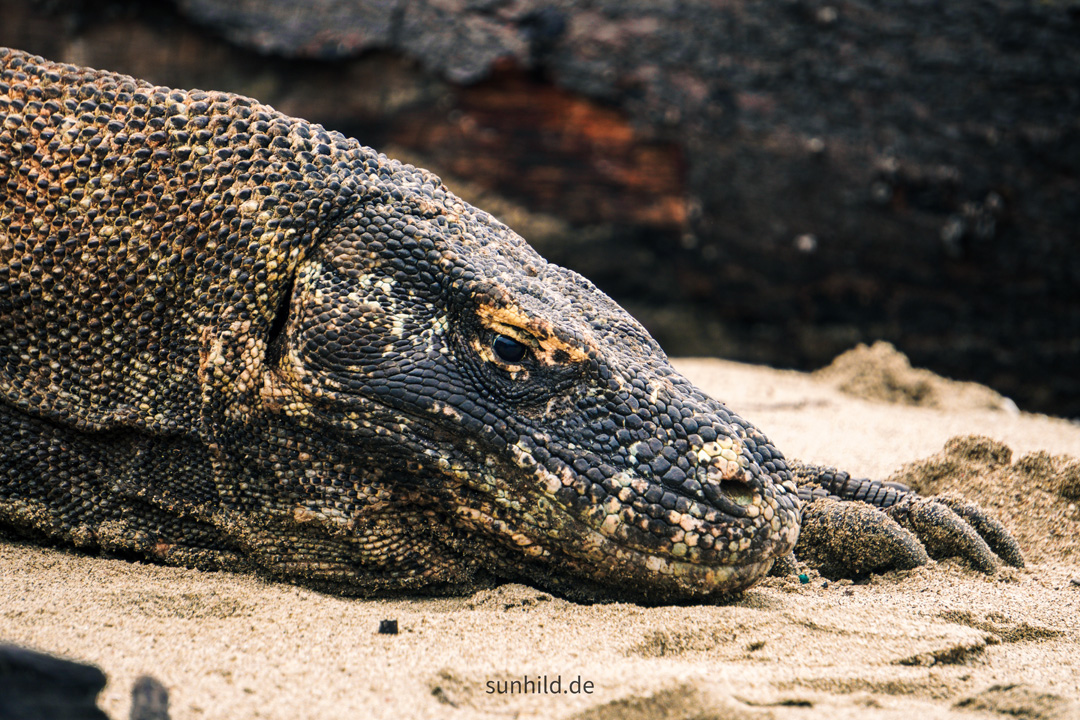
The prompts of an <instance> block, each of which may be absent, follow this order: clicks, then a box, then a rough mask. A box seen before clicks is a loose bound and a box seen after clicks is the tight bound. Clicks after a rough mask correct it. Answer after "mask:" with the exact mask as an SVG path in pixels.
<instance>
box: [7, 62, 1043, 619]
mask: <svg viewBox="0 0 1080 720" xmlns="http://www.w3.org/2000/svg"><path fill="white" fill-rule="evenodd" d="M0 70H2V74H0V201H2V207H0V440H2V443H3V445H2V449H0V452H2V459H0V527H4V528H6V531H7V532H8V533H9V534H18V535H24V536H29V537H31V538H36V539H38V540H45V541H48V542H52V543H59V544H66V545H69V546H76V547H81V548H87V549H98V550H104V551H106V552H110V553H114V554H120V555H122V556H127V557H141V558H149V559H152V560H156V561H161V562H165V563H171V564H182V565H189V566H196V567H202V568H227V569H243V570H250V569H255V570H260V571H263V572H266V573H269V574H271V575H272V576H275V577H280V578H284V579H287V580H290V581H293V582H299V583H304V584H308V585H313V586H316V587H321V588H326V589H330V590H333V591H336V592H341V593H346V594H360V595H374V594H387V593H395V592H397V593H401V592H407V593H415V592H438V593H461V592H467V591H469V590H470V589H473V588H475V587H477V586H479V585H480V584H490V583H491V582H492V581H493V580H495V579H504V580H521V581H524V582H528V583H532V584H534V585H537V586H539V587H542V588H547V589H550V590H552V591H554V592H557V593H560V594H562V595H565V596H568V597H571V598H579V599H585V600H605V599H628V600H636V601H644V602H670V601H688V600H704V599H710V598H720V597H725V596H728V595H730V594H732V593H736V592H738V591H739V590H741V589H743V588H745V587H747V586H749V585H750V584H752V583H753V582H755V581H756V580H757V579H758V578H760V577H761V576H762V575H764V574H765V573H766V572H768V571H769V569H770V568H771V567H772V566H773V564H774V562H775V561H776V560H777V559H778V558H786V557H788V556H789V554H790V553H791V551H792V548H793V547H795V544H796V540H797V539H798V538H799V533H800V523H801V524H802V525H803V536H804V543H802V544H800V553H801V554H804V555H805V556H807V557H818V558H825V560H824V562H825V563H826V564H828V563H829V562H832V563H833V565H834V566H835V567H837V568H839V569H838V570H837V572H848V573H852V572H855V573H858V572H866V571H868V570H871V569H874V568H876V567H878V566H881V565H884V566H912V565H916V564H919V563H921V562H926V560H927V555H926V551H925V550H924V544H925V545H926V547H928V548H930V550H931V552H932V553H935V554H962V555H965V556H967V557H968V558H970V559H971V560H972V561H973V562H974V563H975V564H976V565H977V566H978V567H979V568H981V569H983V570H987V571H989V570H991V569H993V567H995V566H996V564H997V560H996V558H995V557H994V553H993V552H991V550H990V548H989V547H988V546H987V542H989V544H990V546H993V548H994V550H995V551H996V552H997V554H998V555H1000V556H1001V557H1002V558H1003V559H1004V560H1005V561H1006V562H1010V563H1012V564H1020V563H1022V562H1023V561H1022V558H1021V555H1020V552H1019V549H1018V547H1017V546H1016V544H1015V542H1014V541H1013V540H1012V538H1011V537H1010V536H1009V535H1008V533H1007V532H1006V531H1005V530H1004V529H1003V528H1002V527H1001V526H1000V525H999V524H996V522H995V521H993V520H992V519H990V518H988V517H987V516H986V514H985V513H983V512H982V511H980V510H979V509H978V508H976V507H975V506H972V505H969V504H966V503H963V502H962V501H960V500H958V499H956V498H944V499H941V500H940V501H939V500H934V499H925V498H921V497H919V496H918V495H916V494H914V493H910V492H906V491H905V489H904V488H902V487H897V486H889V485H884V484H881V483H878V482H871V481H869V480H854V479H851V478H849V477H848V476H847V475H846V474H844V473H839V472H835V471H831V470H827V469H822V468H816V467H808V466H801V465H797V464H794V463H788V462H787V461H786V460H785V459H784V456H783V455H782V454H781V453H780V452H779V451H778V450H777V449H776V448H775V447H773V445H772V444H771V443H770V442H769V441H768V439H767V438H766V437H765V436H764V435H763V434H762V433H761V432H760V431H759V430H757V429H756V428H755V427H754V426H753V425H751V424H750V423H748V422H747V421H745V420H743V419H742V418H741V417H739V416H738V415H736V414H735V413H734V412H732V411H731V410H729V409H728V408H727V407H726V406H724V405H723V404H721V403H719V402H717V401H715V400H713V399H711V398H710V397H708V396H706V395H705V394H704V393H703V392H701V391H700V390H698V389H697V388H696V387H694V386H693V385H692V384H691V383H690V382H689V381H687V380H686V379H685V378H683V377H682V376H680V375H679V374H678V373H677V372H675V370H674V369H672V367H671V366H670V365H669V364H668V360H667V358H666V357H665V355H664V353H663V351H662V350H661V349H660V347H659V346H658V345H657V343H656V342H655V341H654V340H653V339H652V338H651V337H650V336H649V335H648V333H647V332H646V331H645V330H644V329H643V328H642V327H641V325H639V324H638V323H637V322H636V321H635V320H634V319H633V318H631V317H630V316H629V315H628V314H627V313H626V312H625V311H623V310H622V308H620V307H619V306H618V305H616V304H615V303H614V302H613V301H612V300H610V299H609V298H608V297H607V296H605V295H604V294H603V293H602V292H600V291H599V290H597V289H596V288H595V287H594V286H593V285H592V284H590V283H589V282H588V281H587V280H585V279H584V278H582V277H581V276H579V275H577V274H575V273H573V272H571V271H569V270H566V269H564V268H561V267H558V266H556V265H553V264H550V263H548V262H546V261H545V260H544V259H543V258H541V257H540V256H539V255H537V253H536V252H535V251H534V250H533V249H532V248H531V247H529V245H527V244H526V242H525V241H524V240H523V239H522V238H521V237H519V236H518V235H516V234H515V233H514V232H513V231H511V230H510V229H509V228H507V227H506V226H505V225H503V224H502V223H500V222H498V221H497V220H495V219H494V218H492V217H491V216H490V215H488V214H486V213H484V212H482V211H480V210H478V209H476V208H474V207H471V206H470V205H468V204H467V203H465V202H463V201H461V200H460V199H458V198H457V197H455V196H454V195H453V194H451V193H450V191H448V190H447V189H446V188H445V187H444V186H443V184H442V182H441V181H440V180H439V178H437V177H435V176H434V175H432V174H431V173H429V172H426V171H424V170H419V169H416V168H414V167H412V166H410V165H402V164H400V163H399V162H397V161H394V160H391V159H389V158H387V157H385V156H383V155H380V154H378V153H376V152H375V151H374V150H372V149H370V148H367V147H364V146H362V145H360V144H359V143H358V142H356V141H355V140H351V139H348V138H345V137H343V136H342V135H340V134H338V133H334V132H329V131H326V130H324V129H323V128H322V127H320V126H318V125H314V124H311V123H308V122H305V121H303V120H297V119H293V118H289V117H286V116H283V115H281V114H280V113H277V112H275V111H274V110H273V109H271V108H269V107H267V106H265V105H261V104H259V103H258V102H256V101H254V100H251V99H249V98H245V97H241V96H238V95H232V94H228V93H222V92H200V91H191V92H188V91H181V90H171V89H167V88H161V87H154V86H152V85H150V84H148V83H146V82H142V81H138V80H134V79H132V78H129V77H125V76H122V75H117V74H113V73H108V72H99V71H95V70H88V69H83V68H78V67H73V66H70V65H62V64H56V63H52V62H48V61H46V60H43V59H41V58H39V57H34V56H30V55H27V54H24V53H22V52H18V51H13V50H2V49H0ZM855 498H857V499H862V500H866V501H868V502H871V503H874V504H876V505H878V506H880V507H882V508H884V507H887V508H888V510H886V511H884V512H883V511H881V510H879V509H876V508H870V507H869V506H868V505H865V504H863V503H838V502H837V499H845V500H850V499H855ZM946 505H948V506H950V507H952V508H953V510H955V511H956V512H955V513H954V512H953V511H952V510H949V509H948V508H947V507H946ZM960 516H963V519H962V518H961V517H960ZM894 520H898V521H900V522H902V523H904V524H905V525H906V527H908V528H911V529H912V530H913V532H914V533H915V535H918V536H919V537H920V538H921V539H922V543H920V542H919V540H916V539H915V535H912V534H911V533H909V532H908V531H907V530H904V529H901V527H900V525H898V524H897V523H896V522H895V521H894ZM973 528H974V529H973ZM976 531H977V532H976ZM980 534H981V536H982V537H980ZM943 538H944V539H943ZM983 538H985V542H984V539H983ZM804 546H805V547H806V550H805V553H804V552H803V547H804ZM860 548H861V549H864V550H865V549H866V548H870V550H871V551H870V552H862V551H861V550H860ZM828 558H834V559H833V560H832V561H830V560H828Z"/></svg>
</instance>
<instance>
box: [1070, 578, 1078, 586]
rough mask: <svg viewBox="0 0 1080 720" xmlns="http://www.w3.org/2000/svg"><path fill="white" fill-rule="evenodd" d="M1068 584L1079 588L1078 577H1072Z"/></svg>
mask: <svg viewBox="0 0 1080 720" xmlns="http://www.w3.org/2000/svg"><path fill="white" fill-rule="evenodd" d="M1069 584H1070V585H1076V586H1078V587H1080V577H1074V578H1073V579H1072V580H1070V581H1069Z"/></svg>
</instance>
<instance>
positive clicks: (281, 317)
mask: <svg viewBox="0 0 1080 720" xmlns="http://www.w3.org/2000/svg"><path fill="white" fill-rule="evenodd" d="M292 295H293V279H292V278H291V277H290V278H289V282H288V284H287V285H286V286H285V290H284V292H282V293H281V298H280V299H279V300H278V306H277V310H276V311H275V312H274V319H273V320H272V321H271V322H270V330H269V332H268V333H267V336H266V356H267V359H269V360H271V361H274V360H277V359H278V358H280V357H281V350H282V347H283V346H284V344H285V326H286V325H288V323H289V311H290V309H291V308H292Z"/></svg>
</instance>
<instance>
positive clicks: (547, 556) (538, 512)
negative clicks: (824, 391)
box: [455, 466, 799, 602]
mask: <svg viewBox="0 0 1080 720" xmlns="http://www.w3.org/2000/svg"><path fill="white" fill-rule="evenodd" d="M564 474H565V473H557V472H551V471H549V470H547V469H546V468H541V467H535V466H534V467H532V468H531V473H530V475H529V478H528V480H529V484H530V485H531V488H530V490H527V491H523V488H522V485H523V483H522V480H524V478H521V476H520V471H519V473H514V474H513V475H514V476H516V477H517V482H514V481H511V482H508V483H507V488H506V489H507V490H510V487H509V486H510V485H512V486H513V491H512V492H505V493H503V494H502V496H503V498H511V497H512V498H516V499H517V500H518V502H516V503H507V502H500V500H499V499H497V498H496V499H493V498H492V497H491V496H490V495H487V494H486V493H483V494H484V495H486V497H485V498H483V499H482V500H481V498H480V497H479V494H478V495H477V496H474V497H473V501H472V502H461V503H459V505H458V510H457V512H456V513H455V514H456V516H457V518H458V520H459V521H464V522H465V524H466V525H468V526H469V528H470V530H472V531H480V532H481V533H482V534H486V535H488V536H494V537H493V538H492V539H493V540H495V541H496V544H497V546H498V547H499V548H500V549H498V550H495V551H493V555H494V556H495V557H497V558H498V560H497V564H498V565H499V567H500V572H499V573H498V574H500V575H503V576H506V577H508V578H513V577H516V578H521V577H525V578H529V579H531V580H532V581H534V582H536V583H537V584H539V585H543V586H545V587H550V588H552V589H553V590H556V591H558V592H561V593H562V594H565V595H568V596H573V597H578V598H583V599H585V598H587V599H594V600H599V599H606V600H633V601H645V602H671V601H688V600H694V599H702V598H710V597H711V598H722V597H726V596H729V595H732V594H734V593H737V592H739V591H740V590H742V589H744V588H746V587H748V586H749V585H751V584H753V583H754V582H755V581H756V580H758V579H759V578H760V577H761V576H763V575H764V574H765V573H766V572H768V571H769V569H770V568H771V567H772V565H773V563H774V562H775V561H776V559H777V558H778V557H781V556H783V555H785V554H787V553H788V552H790V551H791V549H792V548H793V547H794V545H795V542H796V540H797V539H798V532H799V530H798V513H797V509H796V508H795V507H793V506H789V505H788V504H786V503H784V502H783V501H782V500H780V499H778V497H777V496H778V495H781V496H782V495H783V494H784V492H785V490H783V489H777V488H775V487H774V486H773V485H772V484H771V483H769V482H768V481H765V480H762V479H757V478H755V479H754V480H753V481H750V479H749V478H747V477H745V476H743V477H741V478H739V479H724V480H720V481H718V482H717V483H715V487H714V488H713V491H711V492H710V493H709V498H708V500H707V501H706V500H705V499H704V498H702V499H699V500H690V499H689V498H686V497H682V496H681V497H680V502H679V504H678V505H677V507H678V508H679V509H666V508H663V506H661V505H659V504H657V503H653V504H652V505H647V504H646V502H645V500H644V496H645V493H646V492H649V491H650V490H652V489H654V488H655V487H656V486H655V485H652V484H650V483H648V482H647V481H646V480H645V479H644V478H641V477H640V476H637V475H635V474H633V473H625V474H622V475H621V476H619V477H618V483H619V484H620V485H621V486H622V488H623V489H624V490H626V492H621V491H620V492H618V493H614V494H610V495H608V496H607V497H606V498H604V499H596V498H591V497H589V496H588V493H587V492H585V493H579V492H578V491H577V490H576V489H575V486H574V483H573V482H570V483H565V482H564V480H566V479H567V478H565V477H563V475H564ZM538 480H539V481H540V482H539V483H538V482H537V481H538ZM537 485H540V486H541V487H539V488H538V487H537ZM577 487H579V488H580V487H581V486H580V485H578V486H577ZM620 495H622V496H623V499H620ZM650 497H653V495H650ZM526 498H527V499H526ZM665 501H666V502H667V504H671V503H670V502H669V501H667V499H665ZM515 506H516V507H515ZM680 510H681V511H680ZM650 511H651V512H650Z"/></svg>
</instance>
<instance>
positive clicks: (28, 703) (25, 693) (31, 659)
mask: <svg viewBox="0 0 1080 720" xmlns="http://www.w3.org/2000/svg"><path fill="white" fill-rule="evenodd" d="M104 687H105V673H103V672H101V670H99V669H98V668H96V667H94V666H93V665H84V664H82V663H78V662H72V661H71V660H63V659H61V658H57V657H53V656H52V655H46V654H44V653H39V652H35V651H33V650H28V649H26V648H21V647H15V646H14V645H0V718H3V720H42V718H49V720H108V717H107V716H106V715H105V713H103V712H102V711H101V709H100V708H98V706H97V696H98V693H99V692H101V690H102V688H104Z"/></svg>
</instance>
